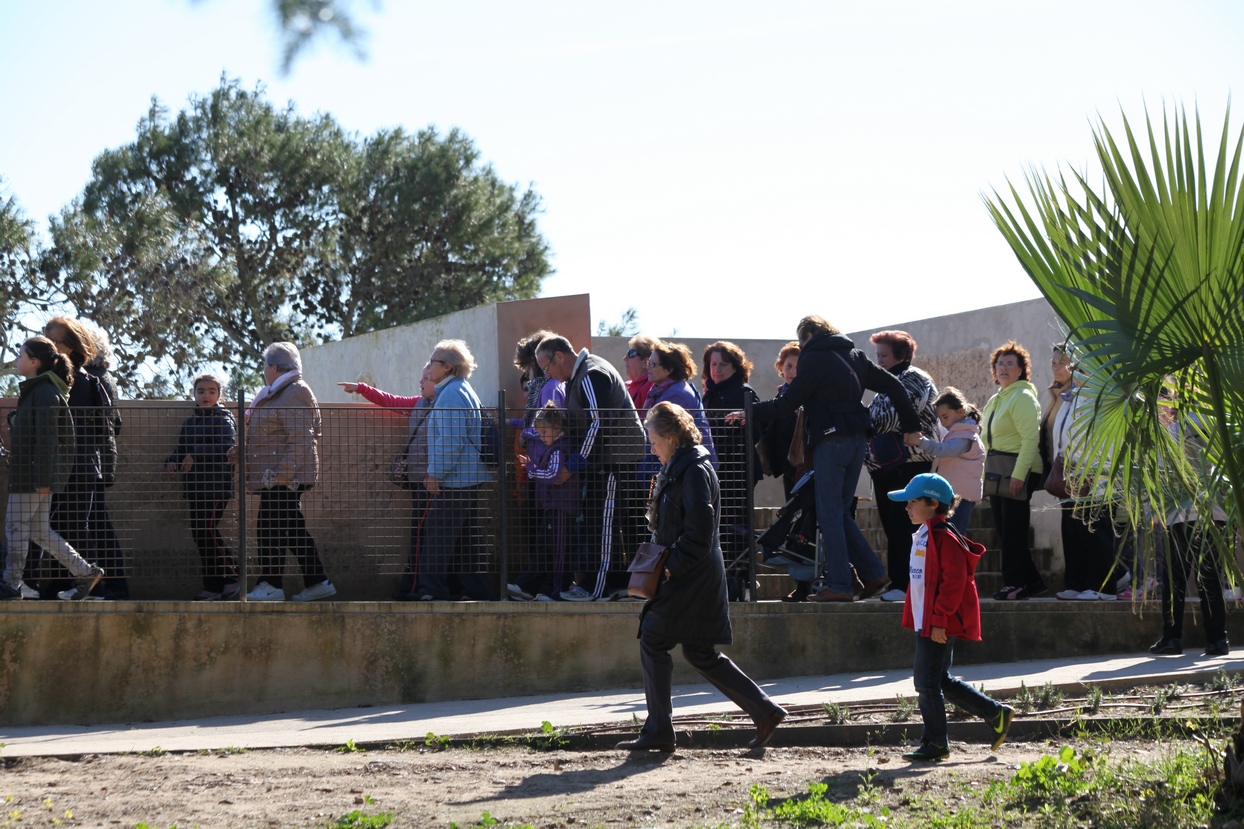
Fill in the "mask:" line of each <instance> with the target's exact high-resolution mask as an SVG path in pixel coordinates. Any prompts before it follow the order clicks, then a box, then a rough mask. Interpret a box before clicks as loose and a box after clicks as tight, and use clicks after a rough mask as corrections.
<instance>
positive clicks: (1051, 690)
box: [1037, 682, 1063, 710]
mask: <svg viewBox="0 0 1244 829" xmlns="http://www.w3.org/2000/svg"><path fill="white" fill-rule="evenodd" d="M1062 704H1063V692H1062V691H1060V690H1058V689H1057V688H1055V687H1054V683H1052V682H1047V683H1045V684H1044V685H1042V686H1041V690H1040V691H1038V692H1037V707H1038V708H1041V709H1046V710H1048V709H1050V708H1057V707H1059V706H1060V705H1062Z"/></svg>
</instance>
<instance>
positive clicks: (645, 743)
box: [614, 725, 777, 754]
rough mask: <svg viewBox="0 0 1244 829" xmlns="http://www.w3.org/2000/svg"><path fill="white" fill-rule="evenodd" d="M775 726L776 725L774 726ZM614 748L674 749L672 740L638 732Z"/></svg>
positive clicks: (667, 751) (665, 751)
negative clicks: (659, 738)
mask: <svg viewBox="0 0 1244 829" xmlns="http://www.w3.org/2000/svg"><path fill="white" fill-rule="evenodd" d="M774 727H775V728H776V727H777V726H776V725H775V726H774ZM614 748H616V749H618V750H619V751H659V752H661V753H662V754H670V753H671V752H673V750H674V741H673V740H658V739H655V738H653V737H648V736H646V735H644V734H640V735H639V736H638V737H636V738H635V739H634V740H623V741H622V742H620V743H618V744H617V745H616V746H614Z"/></svg>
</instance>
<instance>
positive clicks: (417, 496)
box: [397, 484, 430, 599]
mask: <svg viewBox="0 0 1244 829" xmlns="http://www.w3.org/2000/svg"><path fill="white" fill-rule="evenodd" d="M429 500H430V499H429V496H428V491H427V490H426V489H424V488H423V484H415V488H414V489H412V490H411V491H410V552H409V553H408V554H407V556H406V569H405V570H404V571H402V577H401V578H400V579H398V582H397V597H398V598H401V599H404V598H406V597H407V596H409V595H410V594H411V593H414V592H416V591H417V589H418V584H417V582H418V575H417V574H418V573H419V556H420V554H421V553H422V552H423V527H424V524H426V523H427V520H428V503H429Z"/></svg>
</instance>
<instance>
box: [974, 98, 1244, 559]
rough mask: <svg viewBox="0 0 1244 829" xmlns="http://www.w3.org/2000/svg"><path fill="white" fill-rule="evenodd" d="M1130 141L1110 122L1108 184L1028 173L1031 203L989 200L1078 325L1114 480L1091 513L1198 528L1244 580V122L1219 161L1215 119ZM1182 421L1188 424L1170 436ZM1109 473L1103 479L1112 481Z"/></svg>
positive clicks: (1076, 337)
mask: <svg viewBox="0 0 1244 829" xmlns="http://www.w3.org/2000/svg"><path fill="white" fill-rule="evenodd" d="M1123 125H1124V135H1125V140H1124V141H1123V143H1120V142H1119V141H1116V139H1115V137H1114V135H1113V134H1112V133H1111V131H1110V130H1109V129H1108V128H1107V127H1106V126H1105V124H1104V123H1103V124H1100V125H1099V126H1098V127H1097V128H1096V130H1095V131H1094V144H1095V147H1096V151H1097V158H1098V161H1099V162H1100V164H1101V168H1102V169H1101V174H1100V179H1101V182H1102V183H1101V184H1094V183H1092V182H1090V180H1089V178H1090V176H1089V175H1088V174H1087V173H1085V174H1069V175H1057V176H1050V175H1046V174H1042V173H1038V172H1032V173H1030V174H1029V175H1028V176H1027V185H1028V187H1027V190H1028V193H1027V196H1028V199H1027V201H1026V200H1025V198H1024V196H1022V195H1021V193H1020V191H1019V190H1018V189H1017V188H1016V187H1014V186H1011V187H1010V188H1009V196H1010V198H1009V199H1004V198H1003V197H1002V196H1001V195H999V194H997V193H995V194H994V196H993V197H992V198H990V199H988V200H987V201H988V206H989V209H990V211H991V213H992V215H993V219H994V222H995V223H996V224H997V226H998V228H999V230H1000V231H1001V232H1002V234H1003V236H1004V237H1005V238H1006V240H1007V242H1008V243H1009V244H1010V245H1011V248H1012V249H1013V250H1014V252H1015V254H1016V256H1017V257H1018V259H1019V261H1020V264H1021V265H1022V266H1023V267H1024V270H1025V271H1026V272H1027V273H1028V275H1029V276H1030V277H1031V278H1032V280H1033V281H1034V282H1035V283H1036V285H1037V287H1038V288H1039V289H1040V290H1041V292H1042V293H1043V294H1044V295H1045V297H1046V299H1048V300H1049V302H1050V303H1051V305H1052V306H1053V307H1054V309H1055V311H1056V312H1057V314H1058V316H1059V317H1060V318H1061V320H1062V321H1063V323H1064V324H1065V325H1066V326H1067V329H1068V339H1069V341H1070V343H1071V344H1072V346H1073V347H1074V349H1075V352H1076V355H1077V356H1076V361H1077V363H1078V364H1079V365H1080V366H1081V367H1082V368H1085V369H1087V370H1088V371H1089V378H1088V381H1087V383H1086V388H1087V393H1088V394H1089V395H1090V396H1091V399H1092V401H1093V407H1092V412H1091V417H1090V418H1087V419H1086V420H1085V421H1084V423H1083V426H1082V428H1081V429H1079V430H1077V432H1076V433H1073V436H1072V437H1073V441H1076V442H1078V443H1079V445H1080V446H1081V448H1082V449H1083V450H1084V458H1083V461H1084V464H1083V468H1084V469H1085V470H1088V471H1087V472H1085V473H1083V474H1084V475H1085V476H1088V477H1092V478H1093V479H1094V480H1096V481H1098V482H1099V483H1098V488H1097V490H1096V491H1095V493H1094V494H1093V496H1092V497H1091V498H1089V499H1088V500H1087V502H1086V503H1085V504H1084V506H1085V508H1087V509H1089V510H1094V509H1098V508H1102V507H1105V506H1107V505H1116V506H1117V505H1121V506H1122V507H1123V508H1124V509H1123V510H1122V511H1121V513H1120V514H1122V515H1125V516H1128V517H1130V518H1131V520H1132V522H1133V524H1134V525H1135V526H1137V527H1141V528H1143V527H1145V526H1147V525H1151V524H1152V523H1153V522H1155V521H1157V522H1164V521H1166V520H1169V518H1170V517H1171V516H1179V517H1181V518H1182V517H1185V516H1187V515H1189V513H1188V510H1189V509H1194V510H1195V511H1196V514H1198V515H1199V516H1201V517H1208V516H1210V515H1211V514H1214V512H1215V510H1216V509H1217V510H1218V513H1217V514H1218V515H1219V516H1220V517H1221V516H1222V515H1223V514H1224V512H1225V515H1226V517H1227V522H1226V525H1225V530H1224V531H1219V530H1218V529H1217V528H1215V526H1214V525H1213V524H1212V523H1211V522H1209V521H1200V522H1198V528H1199V529H1200V530H1202V531H1203V532H1205V533H1206V534H1207V535H1208V536H1209V538H1210V539H1211V541H1212V542H1213V544H1214V545H1215V546H1216V547H1217V550H1218V552H1219V553H1221V554H1222V558H1223V561H1224V563H1225V565H1226V566H1227V567H1229V568H1230V569H1231V570H1232V571H1233V572H1235V573H1236V575H1237V577H1238V575H1239V571H1238V568H1237V566H1236V564H1235V556H1234V555H1233V551H1234V537H1235V533H1236V531H1238V529H1239V527H1240V521H1241V516H1244V477H1242V474H1241V473H1242V471H1244V470H1242V469H1241V465H1242V464H1244V430H1242V424H1244V314H1242V313H1241V311H1240V309H1241V307H1244V187H1242V186H1241V184H1242V183H1244V182H1242V181H1241V169H1240V161H1241V156H1242V154H1244V134H1242V135H1240V136H1237V137H1236V138H1235V139H1234V140H1232V134H1231V130H1230V119H1229V114H1228V117H1227V119H1226V120H1224V123H1223V128H1222V133H1221V136H1220V138H1219V139H1218V141H1217V145H1216V152H1215V145H1214V144H1213V143H1212V137H1210V140H1211V143H1210V144H1209V148H1210V151H1211V153H1213V155H1212V157H1211V158H1207V156H1206V153H1205V147H1206V144H1205V139H1206V136H1205V135H1204V134H1203V132H1202V129H1201V123H1200V117H1199V115H1197V116H1196V117H1195V118H1194V122H1193V126H1192V127H1191V128H1190V127H1189V123H1188V117H1187V113H1186V112H1184V111H1182V110H1180V111H1179V112H1177V113H1175V114H1174V115H1169V114H1164V117H1163V119H1162V123H1161V125H1160V126H1161V136H1162V137H1161V140H1159V138H1158V136H1157V135H1156V134H1155V130H1154V125H1153V124H1152V123H1151V122H1150V119H1149V115H1148V113H1146V117H1145V125H1144V126H1145V130H1144V133H1143V134H1142V135H1141V136H1139V137H1138V136H1137V135H1136V134H1135V133H1134V132H1133V130H1132V126H1131V123H1130V122H1129V121H1128V120H1127V118H1126V117H1124V119H1123ZM1172 422H1173V423H1174V424H1176V425H1177V426H1178V428H1177V429H1169V428H1168V424H1170V423H1172ZM1098 476H1100V478H1098Z"/></svg>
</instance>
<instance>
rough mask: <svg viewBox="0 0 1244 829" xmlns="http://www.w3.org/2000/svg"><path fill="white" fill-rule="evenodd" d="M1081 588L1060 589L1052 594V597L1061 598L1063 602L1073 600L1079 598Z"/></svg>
mask: <svg viewBox="0 0 1244 829" xmlns="http://www.w3.org/2000/svg"><path fill="white" fill-rule="evenodd" d="M1082 592H1083V591H1081V590H1060V591H1058V592H1057V593H1055V594H1054V598H1056V599H1062V600H1063V601H1064V602H1070V601H1075V600H1076V599H1078V598H1080V593H1082Z"/></svg>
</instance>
